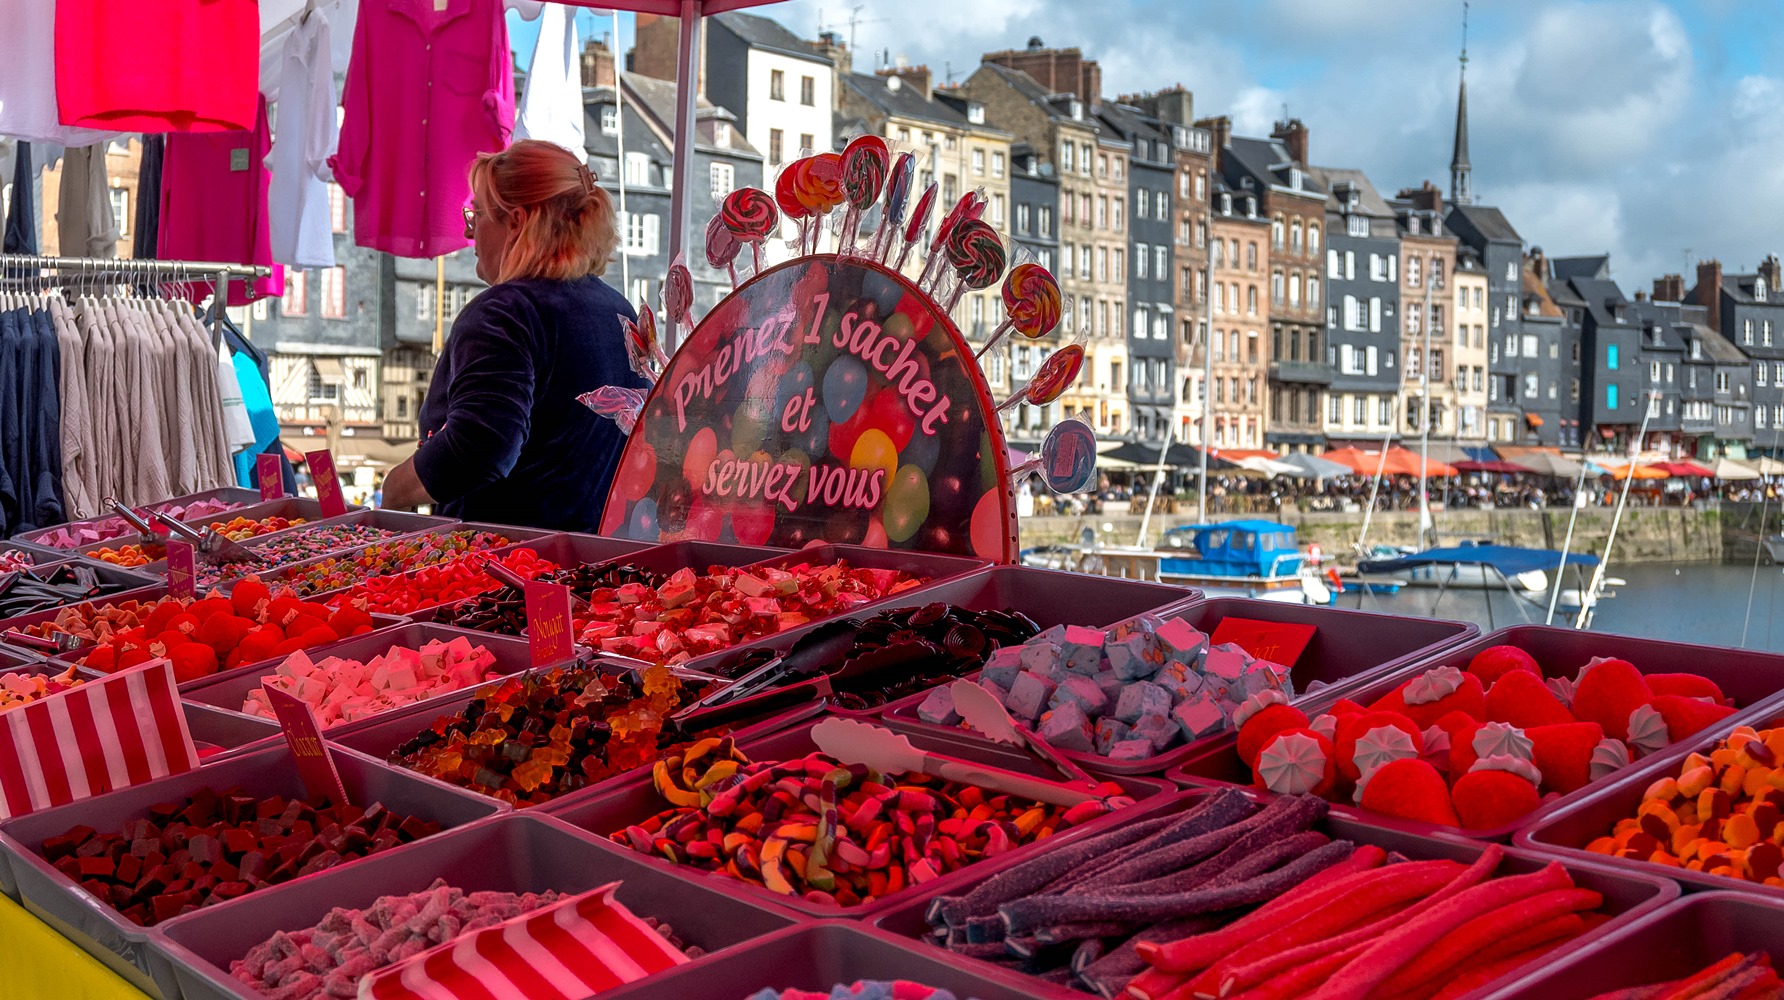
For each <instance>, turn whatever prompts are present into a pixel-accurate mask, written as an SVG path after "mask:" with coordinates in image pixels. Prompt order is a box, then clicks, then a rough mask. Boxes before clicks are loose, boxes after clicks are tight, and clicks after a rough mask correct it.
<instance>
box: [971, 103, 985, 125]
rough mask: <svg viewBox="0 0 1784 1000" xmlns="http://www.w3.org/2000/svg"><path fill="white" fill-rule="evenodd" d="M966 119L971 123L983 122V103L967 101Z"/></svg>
mask: <svg viewBox="0 0 1784 1000" xmlns="http://www.w3.org/2000/svg"><path fill="white" fill-rule="evenodd" d="M966 120H967V122H968V123H969V124H972V125H983V124H985V105H983V104H980V103H979V102H978V101H968V102H967V105H966Z"/></svg>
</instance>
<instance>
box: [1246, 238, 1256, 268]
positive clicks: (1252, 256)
mask: <svg viewBox="0 0 1784 1000" xmlns="http://www.w3.org/2000/svg"><path fill="white" fill-rule="evenodd" d="M1245 270H1247V271H1255V270H1257V241H1256V240H1252V241H1250V242H1248V243H1246V244H1245Z"/></svg>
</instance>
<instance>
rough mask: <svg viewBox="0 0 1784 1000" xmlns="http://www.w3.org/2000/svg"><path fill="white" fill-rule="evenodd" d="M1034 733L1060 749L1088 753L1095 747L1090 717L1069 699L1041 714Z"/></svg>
mask: <svg viewBox="0 0 1784 1000" xmlns="http://www.w3.org/2000/svg"><path fill="white" fill-rule="evenodd" d="M1036 735H1038V736H1040V738H1041V739H1043V740H1046V741H1047V744H1048V745H1049V746H1055V747H1058V748H1059V749H1061V750H1076V751H1078V752H1080V753H1090V752H1091V751H1092V750H1094V749H1095V748H1096V743H1095V741H1094V740H1093V739H1092V737H1091V735H1090V717H1089V716H1087V715H1085V714H1084V710H1083V709H1081V708H1079V707H1078V706H1077V705H1075V704H1073V703H1071V702H1069V701H1068V702H1065V703H1063V704H1061V705H1060V706H1059V707H1058V708H1055V709H1053V710H1052V711H1050V712H1048V713H1046V714H1045V715H1042V716H1041V725H1040V728H1039V729H1038V730H1036Z"/></svg>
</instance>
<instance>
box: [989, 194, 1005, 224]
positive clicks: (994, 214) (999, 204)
mask: <svg viewBox="0 0 1784 1000" xmlns="http://www.w3.org/2000/svg"><path fill="white" fill-rule="evenodd" d="M991 223H992V225H996V226H1001V225H1003V224H1004V196H1003V195H1001V194H994V195H992V196H991Z"/></svg>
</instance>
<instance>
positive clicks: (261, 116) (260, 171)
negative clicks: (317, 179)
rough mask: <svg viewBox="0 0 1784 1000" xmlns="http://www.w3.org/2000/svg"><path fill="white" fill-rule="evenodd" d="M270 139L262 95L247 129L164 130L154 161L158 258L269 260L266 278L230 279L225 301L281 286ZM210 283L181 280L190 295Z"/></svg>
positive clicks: (279, 290)
mask: <svg viewBox="0 0 1784 1000" xmlns="http://www.w3.org/2000/svg"><path fill="white" fill-rule="evenodd" d="M271 144H272V132H271V130H270V129H269V128H268V127H267V120H266V101H265V99H264V98H263V99H261V101H260V110H259V113H258V114H257V115H256V116H255V128H254V130H253V131H252V132H207V133H203V134H188V133H174V134H172V135H169V136H168V137H167V155H166V157H165V158H164V159H163V161H162V167H161V237H160V244H159V246H158V247H157V250H156V252H157V255H158V256H160V257H161V258H162V259H163V260H204V261H218V262H221V263H225V264H260V265H272V268H273V273H272V276H271V277H267V278H260V279H258V280H256V281H254V282H253V283H252V284H251V285H247V286H244V284H243V282H242V281H241V279H239V278H238V279H234V280H231V281H230V283H229V304H230V305H232V306H241V305H247V304H249V303H251V302H253V301H255V300H257V299H261V298H265V297H266V296H269V295H273V296H277V295H282V294H284V292H285V272H284V270H283V269H282V268H280V267H278V266H277V265H274V264H273V251H272V235H271V233H272V230H271V228H270V226H269V224H268V221H267V210H266V193H267V186H268V184H269V183H270V176H269V175H268V173H267V170H266V151H267V149H268V147H269V146H271ZM210 287H211V283H210V282H203V281H200V282H192V283H188V284H187V285H186V286H185V291H186V293H187V297H188V298H191V299H193V300H194V301H196V300H197V299H199V298H202V297H203V296H205V295H208V294H209V293H210Z"/></svg>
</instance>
